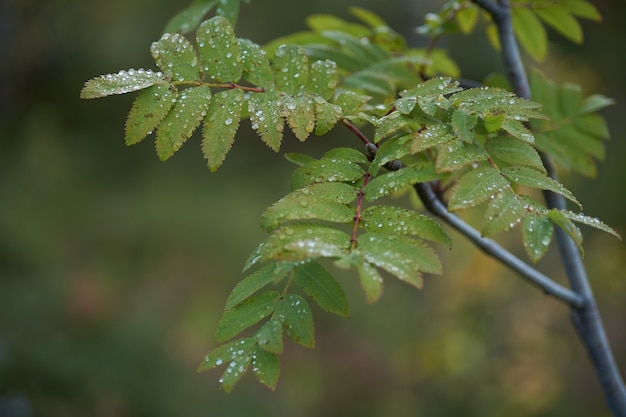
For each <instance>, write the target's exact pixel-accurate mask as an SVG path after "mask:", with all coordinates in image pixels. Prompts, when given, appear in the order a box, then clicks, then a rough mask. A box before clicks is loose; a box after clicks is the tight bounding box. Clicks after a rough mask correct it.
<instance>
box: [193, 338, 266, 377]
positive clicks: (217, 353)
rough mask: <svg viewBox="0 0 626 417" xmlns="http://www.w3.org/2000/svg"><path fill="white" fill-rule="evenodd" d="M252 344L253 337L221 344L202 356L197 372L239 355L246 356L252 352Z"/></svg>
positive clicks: (253, 343) (224, 362) (222, 363)
mask: <svg viewBox="0 0 626 417" xmlns="http://www.w3.org/2000/svg"><path fill="white" fill-rule="evenodd" d="M254 345H255V340H254V339H253V338H245V339H239V340H235V341H232V342H229V343H226V344H224V345H221V346H219V347H217V348H215V349H213V350H212V351H211V352H209V353H208V354H207V355H206V356H205V357H204V360H203V361H202V363H201V364H200V366H199V367H198V372H202V371H207V370H209V369H213V368H216V367H218V366H222V365H224V364H226V363H228V362H230V361H232V360H235V359H237V358H239V357H241V356H246V355H247V354H249V353H250V352H252V349H254Z"/></svg>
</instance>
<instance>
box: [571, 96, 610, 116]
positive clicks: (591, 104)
mask: <svg viewBox="0 0 626 417" xmlns="http://www.w3.org/2000/svg"><path fill="white" fill-rule="evenodd" d="M613 104H615V100H613V99H611V98H608V97H605V96H603V95H601V94H592V95H590V96H589V97H587V98H586V99H585V101H584V102H583V104H582V105H581V106H580V108H579V109H578V112H579V113H592V112H595V111H598V110H601V109H603V108H605V107H607V106H611V105H613Z"/></svg>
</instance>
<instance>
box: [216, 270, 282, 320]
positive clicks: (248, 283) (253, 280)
mask: <svg viewBox="0 0 626 417" xmlns="http://www.w3.org/2000/svg"><path fill="white" fill-rule="evenodd" d="M293 268H294V264H293V263H291V262H273V263H271V264H269V265H266V266H264V267H263V268H261V269H259V270H258V271H256V272H254V273H253V274H250V275H248V276H247V277H245V278H244V279H242V280H241V281H240V282H239V283H238V284H237V285H236V286H235V288H234V289H233V290H232V292H231V293H230V295H229V296H228V299H227V300H226V310H229V309H231V308H233V307H235V306H236V305H237V304H239V303H241V302H242V301H244V300H245V299H247V298H248V297H250V296H251V295H252V294H254V293H255V292H257V291H258V290H260V289H261V288H263V287H265V286H267V285H269V284H271V283H276V282H278V281H280V280H281V279H283V278H284V277H285V275H287V273H288V272H289V271H291V270H292V269H293Z"/></svg>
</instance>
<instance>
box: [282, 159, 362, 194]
mask: <svg viewBox="0 0 626 417" xmlns="http://www.w3.org/2000/svg"><path fill="white" fill-rule="evenodd" d="M363 175H364V171H363V169H362V168H361V167H360V166H359V165H357V164H355V163H354V162H350V161H346V160H343V159H318V160H315V161H311V162H309V163H307V164H306V165H303V166H301V167H300V168H298V169H297V170H296V171H295V172H294V173H293V176H292V177H291V187H292V188H301V187H304V186H305V185H308V184H313V183H316V182H354V181H357V180H358V179H360V178H362V177H363Z"/></svg>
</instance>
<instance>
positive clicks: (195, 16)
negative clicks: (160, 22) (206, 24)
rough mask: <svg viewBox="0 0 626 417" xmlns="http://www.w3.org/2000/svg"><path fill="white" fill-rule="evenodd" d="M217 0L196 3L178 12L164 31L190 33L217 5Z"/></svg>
mask: <svg viewBox="0 0 626 417" xmlns="http://www.w3.org/2000/svg"><path fill="white" fill-rule="evenodd" d="M215 3H216V1H205V2H202V3H194V4H191V5H189V6H187V7H186V8H184V9H183V10H181V11H180V12H178V13H177V14H176V15H175V16H174V17H173V18H171V19H170V21H169V22H168V23H167V25H166V26H165V29H164V30H163V32H164V33H174V32H181V33H189V32H191V31H192V30H195V29H196V28H197V27H198V25H199V24H200V22H201V21H202V18H203V17H204V16H205V15H206V14H207V13H208V12H209V11H210V10H211V9H212V8H213V7H214V6H215Z"/></svg>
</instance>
